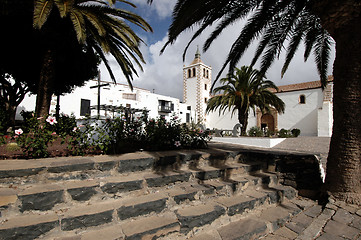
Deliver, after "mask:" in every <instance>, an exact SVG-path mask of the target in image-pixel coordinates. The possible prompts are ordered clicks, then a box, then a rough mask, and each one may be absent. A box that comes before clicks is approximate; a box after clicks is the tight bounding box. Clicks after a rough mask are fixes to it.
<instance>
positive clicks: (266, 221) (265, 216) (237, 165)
mask: <svg viewBox="0 0 361 240" xmlns="http://www.w3.org/2000/svg"><path fill="white" fill-rule="evenodd" d="M240 156H241V154H240V153H239V152H234V151H227V150H222V149H207V150H202V151H177V152H175V151H173V152H157V153H146V152H138V153H131V154H123V155H117V156H93V157H67V158H54V159H38V160H4V161H1V166H0V213H1V216H0V239H64V240H65V239H102V240H106V239H207V240H212V239H255V238H261V237H262V236H265V235H266V234H267V233H269V232H272V231H275V230H277V229H278V228H279V227H281V226H283V225H284V224H285V223H286V221H287V220H288V219H290V217H292V216H293V215H295V214H298V213H299V212H300V211H301V208H300V207H299V204H297V191H296V190H295V189H294V188H292V187H288V186H283V185H281V184H279V182H278V177H277V176H278V174H277V173H276V172H272V171H271V170H274V169H276V168H275V166H273V165H272V163H269V162H267V161H266V160H264V161H254V160H251V159H249V161H248V160H247V159H245V158H242V157H240Z"/></svg>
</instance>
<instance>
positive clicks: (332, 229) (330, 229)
mask: <svg viewBox="0 0 361 240" xmlns="http://www.w3.org/2000/svg"><path fill="white" fill-rule="evenodd" d="M323 231H324V232H326V233H328V234H331V235H334V236H338V237H342V238H346V239H355V238H356V237H357V235H359V233H360V231H359V230H358V229H356V228H353V227H350V226H347V225H346V224H343V223H340V222H336V221H333V220H331V221H329V222H328V223H327V224H326V226H325V228H324V229H323Z"/></svg>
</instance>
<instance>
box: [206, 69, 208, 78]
mask: <svg viewBox="0 0 361 240" xmlns="http://www.w3.org/2000/svg"><path fill="white" fill-rule="evenodd" d="M206 78H208V70H207V73H206Z"/></svg>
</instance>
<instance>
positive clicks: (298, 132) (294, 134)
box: [291, 128, 301, 137]
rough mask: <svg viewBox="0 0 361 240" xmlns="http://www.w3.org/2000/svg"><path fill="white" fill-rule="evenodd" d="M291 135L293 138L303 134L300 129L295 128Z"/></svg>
mask: <svg viewBox="0 0 361 240" xmlns="http://www.w3.org/2000/svg"><path fill="white" fill-rule="evenodd" d="M291 133H292V136H293V137H298V136H299V135H300V134H301V130H300V129H298V128H294V129H292V130H291Z"/></svg>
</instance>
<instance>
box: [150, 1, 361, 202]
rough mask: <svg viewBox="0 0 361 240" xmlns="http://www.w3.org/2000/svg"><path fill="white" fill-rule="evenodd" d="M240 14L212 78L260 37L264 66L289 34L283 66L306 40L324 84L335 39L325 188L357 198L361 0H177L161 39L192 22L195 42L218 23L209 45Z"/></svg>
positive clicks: (360, 186)
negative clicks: (235, 35) (232, 39)
mask: <svg viewBox="0 0 361 240" xmlns="http://www.w3.org/2000/svg"><path fill="white" fill-rule="evenodd" d="M149 1H150V2H151V0H149ZM239 19H247V23H246V25H245V26H244V27H243V28H242V30H241V31H240V34H239V36H238V38H237V39H236V40H235V42H234V43H233V45H232V48H231V50H230V52H229V54H228V57H227V59H226V61H225V63H224V65H223V67H222V69H221V71H220V73H219V74H218V76H217V79H218V78H219V76H220V74H221V72H222V71H223V70H224V69H225V67H226V66H227V64H229V72H232V71H233V69H234V67H235V66H236V65H237V63H238V61H239V60H240V58H241V57H242V55H243V54H244V52H245V51H246V49H248V47H249V46H250V43H251V42H253V41H254V40H257V39H258V40H260V42H259V45H258V49H257V51H256V53H255V57H254V59H253V61H252V64H253V63H255V62H256V61H257V60H258V59H261V68H260V70H261V72H266V71H267V69H268V67H269V66H270V65H271V63H272V62H273V61H274V60H275V59H276V58H277V57H278V56H279V53H280V52H281V51H282V50H283V49H284V45H285V43H286V42H288V43H289V44H288V47H287V48H286V59H285V64H284V67H283V69H282V72H281V74H283V73H284V72H285V71H286V70H287V67H288V64H289V62H290V61H291V59H292V58H293V56H294V54H295V52H296V50H297V49H298V46H299V45H300V44H301V42H304V43H305V46H306V47H305V53H304V57H305V60H307V58H308V57H309V55H310V53H311V52H312V51H313V54H314V55H315V61H316V65H317V69H318V72H319V75H320V78H321V81H322V83H323V85H325V83H326V75H327V66H328V65H329V56H330V49H331V46H332V41H335V42H336V59H335V62H334V65H333V76H334V98H333V103H334V104H333V113H334V114H333V115H334V122H333V134H332V138H331V143H330V151H329V155H328V160H327V172H326V180H325V187H326V188H325V189H326V191H328V193H330V194H331V195H332V196H333V197H334V198H336V199H339V200H344V201H347V202H351V203H356V204H361V161H360V159H361V124H359V123H358V121H356V119H359V118H360V116H361V108H360V106H361V81H360V76H361V50H360V49H361V28H360V22H361V1H359V0H289V1H279V0H247V1H246V0H242V1H241V0H237V1H234V0H178V1H177V4H176V6H175V8H174V10H173V22H172V24H171V26H170V28H169V33H168V36H169V38H168V42H167V43H166V45H165V47H166V46H167V45H168V44H172V43H173V42H174V41H175V40H176V39H177V37H178V36H179V35H180V34H181V33H182V32H183V31H185V30H187V29H189V28H192V27H194V26H197V27H198V28H197V29H198V30H197V31H196V32H195V34H194V36H193V37H192V38H191V40H190V42H192V41H193V40H194V39H195V38H197V37H198V36H199V35H200V34H201V33H202V32H203V31H204V30H205V29H206V28H207V27H208V26H210V25H211V24H214V23H216V24H217V26H216V29H215V30H214V31H213V32H212V33H211V35H210V36H209V38H208V40H207V41H206V42H205V44H204V50H207V49H208V48H209V46H210V45H211V43H212V42H213V41H214V39H216V38H217V37H218V36H219V35H220V34H221V33H222V31H223V29H225V28H226V27H227V26H229V25H231V24H233V23H234V22H235V21H238V20H239ZM186 50H187V48H186V49H185V51H186ZM163 51H164V49H163Z"/></svg>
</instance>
